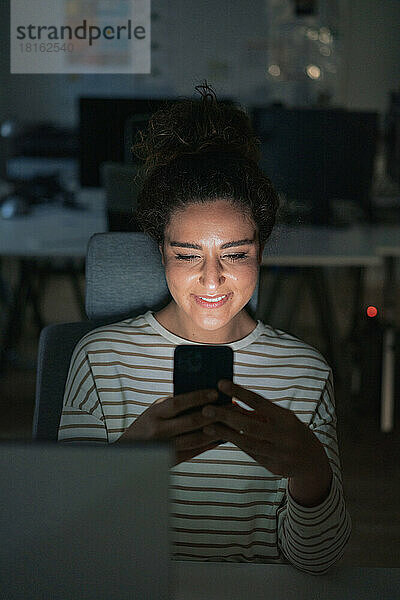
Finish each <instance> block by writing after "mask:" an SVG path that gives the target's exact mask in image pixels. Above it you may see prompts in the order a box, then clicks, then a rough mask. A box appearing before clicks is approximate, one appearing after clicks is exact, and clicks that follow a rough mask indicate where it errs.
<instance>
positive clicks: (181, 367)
mask: <svg viewBox="0 0 400 600" xmlns="http://www.w3.org/2000/svg"><path fill="white" fill-rule="evenodd" d="M220 379H229V380H230V381H232V379H233V350H232V348H231V347H230V346H211V345H206V344H201V345H197V344H190V345H189V344H183V345H180V346H177V347H176V348H175V351H174V396H177V395H178V394H185V393H187V392H193V391H195V390H204V389H217V383H218V381H219V380H220ZM231 403H232V398H231V396H227V395H226V394H224V393H223V392H221V391H220V390H218V398H217V400H216V401H215V402H214V404H231ZM195 410H199V408H194V409H189V410H188V411H185V413H184V414H186V413H190V412H193V411H195Z"/></svg>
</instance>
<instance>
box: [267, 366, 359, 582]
mask: <svg viewBox="0 0 400 600" xmlns="http://www.w3.org/2000/svg"><path fill="white" fill-rule="evenodd" d="M309 427H310V429H311V430H312V431H313V433H314V434H315V435H316V436H317V437H318V439H319V440H320V442H321V443H322V444H323V446H324V448H325V451H326V454H327V456H328V459H329V462H330V465H331V468H332V471H333V478H332V485H331V489H330V493H329V496H328V497H327V498H326V499H325V500H324V501H323V502H322V503H321V504H319V505H318V506H313V507H304V506H301V505H300V504H298V503H297V502H295V500H294V499H293V498H292V497H291V495H290V492H289V490H287V494H286V497H285V501H284V503H283V505H282V506H281V507H280V508H279V509H278V511H277V519H278V545H279V548H280V550H281V551H282V553H283V555H284V556H285V557H286V558H287V560H288V561H289V562H290V563H291V564H293V565H294V566H295V567H297V568H298V569H300V570H301V571H305V572H307V573H311V574H313V575H322V574H324V573H326V572H327V571H328V570H329V568H330V567H331V566H332V565H333V564H334V563H336V562H337V561H338V560H339V559H340V558H341V557H342V555H343V553H344V549H345V546H346V544H347V541H348V540H349V537H350V534H351V518H350V515H349V513H348V512H347V509H346V505H345V500H344V496H343V485H342V474H341V464H340V457H339V451H338V444H337V435H336V411H335V402H334V390H333V380H332V371H330V373H329V377H328V379H327V381H326V384H325V387H324V389H323V392H322V394H321V397H320V400H319V402H318V405H317V407H316V410H315V413H314V415H313V418H312V420H311V422H310V425H309Z"/></svg>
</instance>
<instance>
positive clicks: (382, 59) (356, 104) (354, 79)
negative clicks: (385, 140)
mask: <svg viewBox="0 0 400 600" xmlns="http://www.w3.org/2000/svg"><path fill="white" fill-rule="evenodd" d="M340 11H341V23H342V34H343V41H344V48H345V57H344V58H345V60H344V61H343V70H342V78H341V90H340V101H341V103H343V105H344V106H346V107H347V108H350V109H362V110H378V111H379V112H381V113H382V112H384V111H386V109H387V106H388V98H389V91H390V90H392V89H399V88H400V2H399V0H340Z"/></svg>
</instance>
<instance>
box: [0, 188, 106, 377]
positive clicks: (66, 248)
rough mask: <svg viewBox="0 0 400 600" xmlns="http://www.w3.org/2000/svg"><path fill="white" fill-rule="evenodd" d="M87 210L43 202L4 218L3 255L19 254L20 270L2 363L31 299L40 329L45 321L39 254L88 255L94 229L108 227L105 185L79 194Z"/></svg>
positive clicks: (0, 236)
mask: <svg viewBox="0 0 400 600" xmlns="http://www.w3.org/2000/svg"><path fill="white" fill-rule="evenodd" d="M76 200H77V202H78V203H80V204H82V205H84V206H85V207H86V208H87V210H79V209H72V208H65V207H62V206H59V205H52V204H42V205H37V206H35V207H34V209H33V211H32V213H30V214H28V215H24V216H20V217H17V218H15V219H9V220H6V219H0V256H8V257H17V258H18V259H19V260H18V266H19V274H18V281H17V285H16V286H15V289H14V292H13V297H12V299H11V303H10V306H9V310H8V317H7V321H6V325H5V327H4V335H3V340H2V344H1V347H0V367H1V365H2V363H4V362H6V360H7V354H8V352H9V350H10V349H12V348H14V347H15V345H16V342H17V340H18V334H19V328H20V325H21V321H22V314H23V310H24V308H25V305H26V303H27V301H28V300H30V301H31V303H32V306H33V310H34V315H35V319H36V323H37V324H38V327H39V329H41V328H42V327H44V323H42V321H41V316H40V311H39V307H38V300H37V298H36V294H35V291H34V284H33V276H34V273H35V266H36V261H37V259H38V258H48V257H51V258H52V259H54V258H55V257H60V258H64V259H65V258H66V259H76V258H80V259H82V258H85V257H86V249H87V244H88V241H89V239H90V237H91V236H92V235H93V234H94V233H98V232H104V231H106V230H107V220H106V215H105V210H104V206H105V194H104V191H103V190H102V189H98V188H94V189H91V188H87V189H82V190H81V191H80V192H79V194H77V198H76Z"/></svg>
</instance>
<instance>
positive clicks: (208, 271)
mask: <svg viewBox="0 0 400 600" xmlns="http://www.w3.org/2000/svg"><path fill="white" fill-rule="evenodd" d="M224 282H225V276H224V274H223V266H222V265H221V263H220V261H219V260H205V261H204V264H203V266H202V269H201V273H200V277H199V283H200V284H201V285H202V286H203V287H205V288H207V290H209V291H210V292H211V291H214V290H218V288H219V287H220V286H221V285H222V284H223V283H224Z"/></svg>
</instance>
